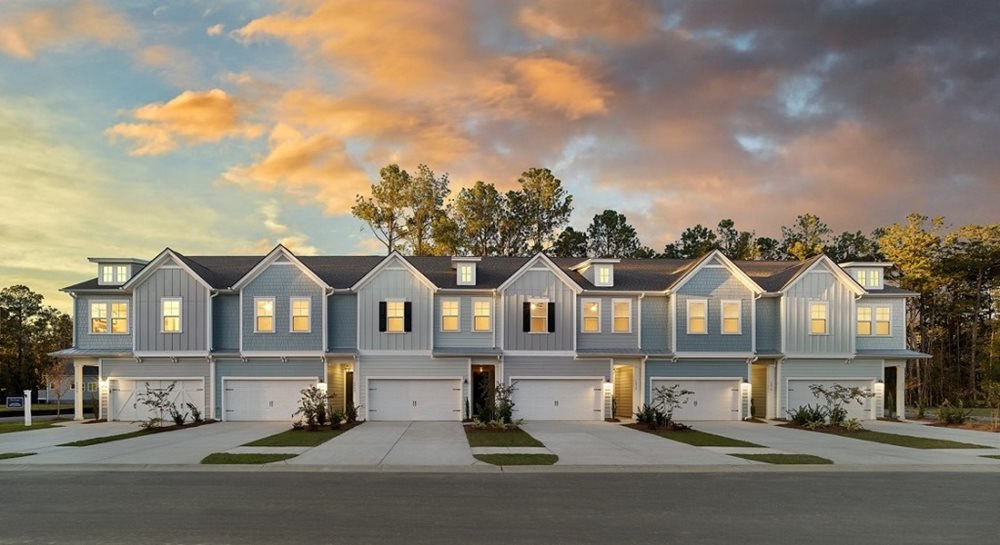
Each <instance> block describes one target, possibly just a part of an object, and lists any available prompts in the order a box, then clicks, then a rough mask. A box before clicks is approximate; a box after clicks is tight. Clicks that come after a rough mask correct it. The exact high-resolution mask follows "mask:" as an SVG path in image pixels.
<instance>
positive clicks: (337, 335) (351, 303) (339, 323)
mask: <svg viewBox="0 0 1000 545" xmlns="http://www.w3.org/2000/svg"><path fill="white" fill-rule="evenodd" d="M328 301H329V303H328V306H327V309H328V310H327V312H328V313H329V316H328V317H327V320H326V321H327V328H328V329H329V331H328V334H329V335H330V338H329V347H330V348H329V349H330V351H332V352H340V351H347V350H356V349H357V347H358V296H357V295H355V294H353V293H338V294H336V295H331V296H330V297H329V299H328Z"/></svg>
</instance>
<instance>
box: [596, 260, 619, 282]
mask: <svg viewBox="0 0 1000 545" xmlns="http://www.w3.org/2000/svg"><path fill="white" fill-rule="evenodd" d="M614 283H615V274H614V269H613V268H612V267H611V265H594V285H595V286H613V285H614Z"/></svg>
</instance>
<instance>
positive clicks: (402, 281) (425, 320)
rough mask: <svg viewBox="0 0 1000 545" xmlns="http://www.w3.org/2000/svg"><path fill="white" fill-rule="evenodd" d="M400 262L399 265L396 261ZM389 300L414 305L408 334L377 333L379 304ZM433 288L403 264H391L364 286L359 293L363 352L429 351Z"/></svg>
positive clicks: (361, 347)
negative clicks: (407, 302)
mask: <svg viewBox="0 0 1000 545" xmlns="http://www.w3.org/2000/svg"><path fill="white" fill-rule="evenodd" d="M397 263H398V262H397ZM390 299H398V300H403V301H409V302H411V303H412V308H413V315H412V328H413V330H412V331H410V332H409V333H389V332H380V331H379V330H378V312H379V302H381V301H386V300H390ZM431 299H432V292H431V289H430V288H429V287H428V286H426V285H425V284H424V283H422V282H421V281H420V280H419V279H418V278H417V277H416V276H415V275H414V274H413V273H412V272H410V271H409V270H407V269H404V268H402V265H401V264H396V265H393V264H390V265H389V266H388V267H387V268H385V269H382V270H381V271H379V272H378V273H377V274H376V276H375V277H374V278H372V279H371V280H370V281H369V282H368V283H367V284H365V285H364V286H362V288H361V290H360V292H359V293H358V306H359V315H360V320H359V321H358V327H359V328H360V337H361V345H360V346H359V347H358V348H359V349H360V350H430V349H431V328H433V327H434V321H433V320H432V318H431V311H432V308H433V302H432V300H431Z"/></svg>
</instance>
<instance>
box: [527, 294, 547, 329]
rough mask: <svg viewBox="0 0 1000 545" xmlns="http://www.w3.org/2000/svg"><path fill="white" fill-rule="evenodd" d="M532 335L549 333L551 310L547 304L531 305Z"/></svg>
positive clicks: (536, 303)
mask: <svg viewBox="0 0 1000 545" xmlns="http://www.w3.org/2000/svg"><path fill="white" fill-rule="evenodd" d="M530 306H531V327H530V329H529V330H528V331H529V332H531V333H548V332H549V308H548V304H547V303H545V302H539V301H534V302H532V303H531V305H530Z"/></svg>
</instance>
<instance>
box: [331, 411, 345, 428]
mask: <svg viewBox="0 0 1000 545" xmlns="http://www.w3.org/2000/svg"><path fill="white" fill-rule="evenodd" d="M343 421H344V414H343V413H341V412H340V411H339V410H336V409H334V411H333V412H332V413H330V429H331V430H339V429H340V425H341V423H342V422H343Z"/></svg>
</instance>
